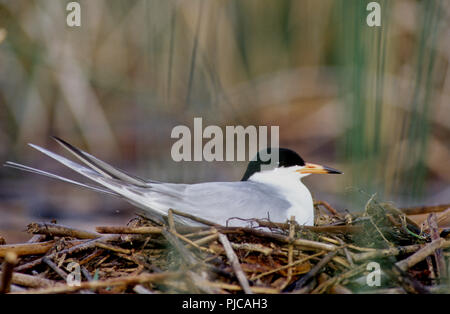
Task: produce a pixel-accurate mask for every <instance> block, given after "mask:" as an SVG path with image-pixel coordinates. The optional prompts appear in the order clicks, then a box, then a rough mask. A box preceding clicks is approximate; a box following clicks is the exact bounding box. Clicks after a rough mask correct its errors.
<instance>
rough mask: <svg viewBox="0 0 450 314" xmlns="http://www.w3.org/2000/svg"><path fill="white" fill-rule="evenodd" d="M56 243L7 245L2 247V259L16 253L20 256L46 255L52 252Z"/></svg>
mask: <svg viewBox="0 0 450 314" xmlns="http://www.w3.org/2000/svg"><path fill="white" fill-rule="evenodd" d="M54 243H55V241H47V242H39V243H20V244H5V245H1V246H0V257H5V255H6V253H7V252H14V253H16V254H17V255H18V256H21V255H36V254H44V253H47V251H48V250H50V249H51V248H52V247H53V245H54Z"/></svg>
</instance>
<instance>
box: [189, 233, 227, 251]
mask: <svg viewBox="0 0 450 314" xmlns="http://www.w3.org/2000/svg"><path fill="white" fill-rule="evenodd" d="M218 237H219V234H218V232H217V230H215V232H214V233H213V234H211V235H209V236H206V237H204V238H201V239H198V240H195V241H194V243H195V244H197V245H203V244H206V243H209V242H212V241H215V240H217V238H218ZM187 247H189V245H188V246H187Z"/></svg>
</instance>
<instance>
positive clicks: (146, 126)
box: [0, 0, 450, 208]
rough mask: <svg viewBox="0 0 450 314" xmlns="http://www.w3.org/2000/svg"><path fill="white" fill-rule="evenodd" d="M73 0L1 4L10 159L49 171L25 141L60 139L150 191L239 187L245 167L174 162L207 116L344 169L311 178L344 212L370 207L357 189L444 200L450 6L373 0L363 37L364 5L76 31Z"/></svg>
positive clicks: (130, 7) (89, 17)
mask: <svg viewBox="0 0 450 314" xmlns="http://www.w3.org/2000/svg"><path fill="white" fill-rule="evenodd" d="M67 2H68V1H53V0H33V1H29V0H27V1H25V0H17V1H2V2H0V29H2V30H4V31H5V32H6V37H5V38H4V40H3V42H2V43H1V44H0V64H1V70H0V71H1V74H0V140H1V143H2V145H1V148H0V157H1V159H2V160H6V159H10V160H11V159H12V160H16V161H21V162H24V161H27V162H28V163H32V164H34V165H37V164H39V162H42V163H44V161H43V160H40V159H39V160H37V159H35V158H37V157H38V155H37V154H34V153H31V152H30V150H28V149H27V148H26V145H25V144H26V143H27V142H33V143H37V144H40V145H45V146H50V147H52V145H54V144H53V143H51V141H50V140H49V135H53V134H56V135H58V136H60V137H62V138H65V139H67V140H68V141H70V142H73V143H74V144H76V145H80V146H82V147H83V148H85V149H86V150H89V151H90V152H92V153H93V154H94V155H98V156H99V157H100V158H104V159H106V160H109V161H111V162H113V163H115V164H118V165H119V166H122V167H123V168H127V169H131V170H132V172H134V173H136V174H140V175H143V176H147V177H151V178H153V179H157V180H171V181H176V182H181V181H186V182H194V181H203V180H217V179H222V180H236V179H239V178H240V176H241V173H242V171H243V167H245V165H243V164H231V163H219V164H218V163H213V164H207V163H201V164H198V163H183V164H177V163H175V162H173V161H171V160H170V146H171V144H172V143H173V141H172V140H171V139H170V132H171V129H172V128H173V127H174V126H176V125H179V124H186V125H192V123H193V117H197V116H198V117H203V118H204V123H205V124H206V125H210V124H216V125H219V126H225V125H238V124H242V125H279V126H280V136H281V138H280V141H281V145H282V146H285V147H290V148H293V149H295V150H297V151H298V152H299V153H300V154H301V155H302V156H303V157H304V158H305V159H306V160H309V161H312V162H322V163H325V164H329V165H330V166H334V167H336V168H339V169H342V170H344V172H345V175H344V176H341V177H340V178H337V177H336V178H328V177H327V178H324V177H320V178H311V179H310V178H308V180H309V181H308V183H309V185H310V186H311V190H312V191H313V192H314V193H315V195H316V196H317V197H323V198H327V199H332V200H333V199H335V200H336V202H338V201H341V202H342V204H345V206H346V207H348V208H361V207H360V206H359V205H361V204H363V203H364V202H365V201H366V200H367V196H366V194H365V193H359V192H349V188H350V189H351V188H354V189H356V190H363V191H365V192H367V193H369V194H371V193H378V194H379V196H380V197H382V198H383V199H385V200H395V201H398V202H400V204H399V205H400V206H403V205H409V204H413V203H420V202H442V201H445V200H446V201H448V197H446V195H448V192H449V187H448V183H449V181H450V169H449V168H450V167H449V166H448V160H449V157H450V148H449V146H450V145H449V135H450V115H449V109H450V108H449V100H450V75H449V67H448V64H449V58H450V53H449V51H450V40H449V38H450V36H448V34H449V32H450V26H449V21H450V19H449V14H450V5H449V2H448V1H438V0H427V1H414V0H398V1H389V0H382V1H378V2H379V3H380V5H381V8H382V18H381V22H382V26H381V27H369V26H367V24H366V17H367V14H368V13H369V12H368V11H367V10H366V6H367V3H368V2H369V1H348V0H320V1H317V0H314V1H313V0H279V1H271V0H252V1H239V0H229V1H226V0H220V1H202V0H189V1H163V0H154V1H145V0H135V1H123V0H89V1H87V0H83V1H79V2H80V4H81V8H82V16H81V21H82V26H81V27H79V28H76V27H75V28H71V27H68V26H67V25H66V23H65V19H66V13H67V12H66V10H65V5H66V3H67ZM45 166H48V164H45ZM2 173H4V174H5V175H2V178H4V179H5V180H12V179H16V180H27V177H26V176H19V175H18V174H17V173H12V172H11V171H5V170H2ZM42 180H45V179H42ZM40 182H41V181H40ZM0 183H1V182H0ZM5 184H6V183H5V182H3V184H2V187H3V186H4V185H5ZM68 189H73V188H72V187H69V188H68ZM316 191H317V192H316ZM360 201H361V202H360ZM358 202H360V203H358ZM353 203H355V204H358V205H353Z"/></svg>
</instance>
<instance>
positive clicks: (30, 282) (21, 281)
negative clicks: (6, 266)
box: [0, 272, 56, 288]
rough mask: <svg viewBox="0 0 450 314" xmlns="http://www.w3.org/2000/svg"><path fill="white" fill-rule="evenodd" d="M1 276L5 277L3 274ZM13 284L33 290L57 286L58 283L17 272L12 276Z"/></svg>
mask: <svg viewBox="0 0 450 314" xmlns="http://www.w3.org/2000/svg"><path fill="white" fill-rule="evenodd" d="M0 274H2V276H3V272H0ZM11 282H12V283H13V284H16V285H19V286H24V287H31V288H40V287H51V286H54V285H55V284H56V282H54V281H52V280H49V279H44V278H40V277H36V276H32V275H27V274H21V273H17V272H14V273H13V274H12V279H11Z"/></svg>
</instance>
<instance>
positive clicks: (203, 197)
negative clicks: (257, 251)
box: [152, 181, 291, 225]
mask: <svg viewBox="0 0 450 314" xmlns="http://www.w3.org/2000/svg"><path fill="white" fill-rule="evenodd" d="M152 193H153V197H152V198H153V199H154V201H155V202H159V203H160V204H161V205H164V206H166V207H168V208H173V209H177V210H179V211H182V212H185V213H189V214H192V215H195V216H197V217H201V218H204V219H207V220H210V221H212V222H215V223H218V224H221V225H225V224H226V223H227V220H228V219H229V218H231V217H239V218H242V219H250V218H258V219H267V218H269V219H270V220H271V221H273V222H285V221H286V217H287V211H288V209H289V207H290V206H291V204H290V203H289V202H288V201H286V200H285V199H284V198H282V197H281V195H280V194H279V193H278V192H277V190H275V189H273V188H272V187H269V186H268V185H266V184H263V183H258V182H251V181H238V182H207V183H198V184H190V185H182V184H165V183H162V184H159V185H153V187H152ZM159 193H161V194H160V195H158V194H159ZM243 224H246V223H245V222H242V221H241V223H239V222H238V220H233V222H232V223H231V225H243Z"/></svg>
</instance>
